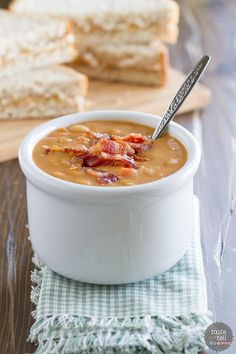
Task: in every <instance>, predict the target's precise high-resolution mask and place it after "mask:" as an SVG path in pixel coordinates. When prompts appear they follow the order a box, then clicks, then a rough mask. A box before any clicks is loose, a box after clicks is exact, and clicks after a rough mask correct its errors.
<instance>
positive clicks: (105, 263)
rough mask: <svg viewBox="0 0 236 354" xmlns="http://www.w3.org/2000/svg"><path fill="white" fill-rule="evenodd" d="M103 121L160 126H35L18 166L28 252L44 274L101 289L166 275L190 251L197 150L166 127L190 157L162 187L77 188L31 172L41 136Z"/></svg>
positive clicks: (145, 120) (113, 114)
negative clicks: (38, 261)
mask: <svg viewBox="0 0 236 354" xmlns="http://www.w3.org/2000/svg"><path fill="white" fill-rule="evenodd" d="M100 119H102V120H111V119H112V120H118V121H119V120H127V121H133V122H137V123H142V124H146V125H149V126H152V127H155V126H156V124H157V122H158V121H159V119H160V118H158V117H157V116H154V115H151V114H146V113H139V112H130V111H96V112H86V113H78V114H71V115H68V116H64V117H61V118H58V119H54V120H51V121H49V122H48V123H45V124H42V125H40V126H38V127H37V128H35V129H34V130H33V131H31V133H29V134H28V135H27V136H26V137H25V138H24V140H23V141H22V143H21V146H20V150H19V161H20V165H21V168H22V171H23V173H24V174H25V176H26V178H27V202H28V217H29V229H30V237H31V241H32V245H33V249H34V251H35V252H36V253H37V254H38V255H39V257H40V258H41V259H42V260H43V261H44V262H45V264H46V265H48V267H49V268H51V269H53V270H54V271H56V272H58V273H59V274H62V275H64V276H66V277H69V278H72V279H76V280H80V281H84V282H90V283H98V284H119V283H128V282H134V281H139V280H143V279H145V278H148V277H151V276H153V275H155V274H157V273H160V272H163V271H166V270H167V269H169V268H170V267H171V266H173V265H174V264H175V263H176V262H177V261H178V260H179V259H180V258H181V257H182V255H183V254H184V252H185V251H186V249H187V246H188V242H189V239H190V238H191V235H192V230H193V176H194V174H195V172H196V171H197V168H198V166H199V162H200V149H199V146H198V143H197V142H196V140H195V138H194V137H193V136H192V134H191V133H189V132H188V131H187V130H186V129H184V128H183V127H181V126H180V125H178V124H176V123H171V125H170V134H172V135H173V136H175V137H176V138H177V139H179V140H180V141H181V142H182V143H183V144H184V145H185V147H186V149H187V151H188V160H187V162H186V164H185V165H184V166H183V167H182V168H181V169H180V170H178V171H177V172H176V173H174V174H172V175H170V176H168V177H165V178H163V179H161V180H157V181H154V182H150V183H146V184H142V185H136V186H126V187H99V186H98V187H97V186H86V185H79V184H75V183H72V182H67V181H64V180H61V179H57V178H55V177H52V176H50V175H48V174H46V173H45V172H43V171H42V170H41V169H39V168H38V167H37V166H36V165H35V163H34V162H33V160H32V151H33V148H34V146H35V144H36V143H37V142H38V141H39V140H40V139H42V138H43V137H44V136H45V135H47V134H49V133H50V132H51V131H53V130H55V129H57V128H60V127H65V126H68V125H71V124H74V123H77V122H81V121H89V120H100Z"/></svg>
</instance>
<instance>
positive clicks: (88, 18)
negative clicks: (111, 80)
mask: <svg viewBox="0 0 236 354" xmlns="http://www.w3.org/2000/svg"><path fill="white" fill-rule="evenodd" d="M10 9H11V10H13V11H15V12H18V13H25V14H30V15H41V16H52V17H59V18H68V19H70V20H73V21H74V23H75V25H76V27H77V32H79V33H84V34H86V33H90V34H93V35H95V36H100V35H101V34H104V33H112V34H113V35H114V37H115V36H119V34H120V33H121V32H123V33H129V36H130V38H133V40H138V38H140V37H141V38H142V37H143V36H144V37H145V40H149V41H150V40H152V38H150V34H152V36H153V38H155V39H159V40H163V41H166V42H168V43H174V42H175V41H176V39H177V34H178V29H177V27H178V20H179V6H178V4H177V3H176V2H175V1H173V0H60V1H58V0H40V1H39V0H15V1H13V3H12V4H11V7H10ZM145 32H146V33H145ZM144 33H145V34H144Z"/></svg>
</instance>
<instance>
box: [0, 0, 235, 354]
mask: <svg viewBox="0 0 236 354" xmlns="http://www.w3.org/2000/svg"><path fill="white" fill-rule="evenodd" d="M180 3H181V8H182V10H181V24H180V39H179V43H178V45H177V46H175V47H173V48H171V61H172V65H173V66H175V67H177V68H178V69H179V70H181V71H183V72H188V71H189V70H190V69H191V67H192V65H193V64H194V62H196V60H197V59H198V58H199V57H201V55H203V54H204V53H207V54H210V55H211V56H212V62H211V64H210V66H209V69H208V72H207V75H205V77H204V79H203V82H205V84H206V85H207V86H209V87H210V89H211V90H212V93H213V100H212V103H211V105H209V106H208V107H207V108H206V109H205V110H204V111H203V112H202V113H195V114H187V115H184V116H180V117H178V118H177V119H176V120H177V121H178V122H179V123H181V124H182V125H184V126H185V127H186V128H188V129H189V130H191V131H192V132H193V133H194V134H195V135H196V137H197V139H198V140H199V142H200V144H201V146H202V150H203V156H202V162H201V166H200V169H199V171H198V173H197V176H196V178H195V193H196V194H197V195H198V196H199V198H200V203H201V233H202V246H203V255H204V264H205V270H206V277H207V285H208V301H209V308H210V310H211V311H212V312H213V320H214V321H223V322H225V323H226V324H228V325H229V326H230V327H231V328H232V330H233V331H234V337H236V237H235V234H236V212H235V203H236V194H235V193H236V116H235V115H236V113H235V112H236V84H235V82H236V46H235V43H236V30H235V19H236V3H235V0H181V1H180ZM26 225H27V215H26V198H25V181H24V177H23V175H22V173H21V171H20V169H19V165H18V162H17V160H12V161H8V162H6V163H3V164H0V319H1V320H0V352H1V354H25V353H32V352H33V351H34V346H33V345H32V344H30V343H27V341H26V339H27V336H28V333H29V328H30V323H31V317H30V313H31V310H32V305H31V303H30V300H29V294H30V270H31V263H30V262H31V255H32V252H31V247H30V243H29V241H28V239H27V237H28V229H27V227H26ZM210 353H214V352H212V351H209V354H210ZM224 353H225V354H235V353H236V340H235V339H234V343H233V345H232V346H231V347H230V348H229V349H228V350H226V351H224Z"/></svg>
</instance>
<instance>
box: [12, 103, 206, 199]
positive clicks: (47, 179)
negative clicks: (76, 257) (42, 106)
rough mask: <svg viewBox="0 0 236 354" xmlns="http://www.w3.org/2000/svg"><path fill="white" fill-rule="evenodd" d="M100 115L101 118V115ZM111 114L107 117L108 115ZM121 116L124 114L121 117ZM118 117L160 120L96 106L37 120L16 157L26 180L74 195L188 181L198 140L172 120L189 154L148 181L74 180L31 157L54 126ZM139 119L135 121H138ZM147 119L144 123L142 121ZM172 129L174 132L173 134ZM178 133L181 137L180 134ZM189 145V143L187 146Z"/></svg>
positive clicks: (137, 189)
mask: <svg viewBox="0 0 236 354" xmlns="http://www.w3.org/2000/svg"><path fill="white" fill-rule="evenodd" d="M101 117H102V118H101ZM109 117H110V119H109ZM122 117H123V118H122ZM113 119H114V120H117V121H119V120H120V121H133V122H137V123H139V124H146V125H148V126H150V124H148V122H149V123H150V122H151V121H152V124H153V125H154V123H155V124H156V123H157V122H158V120H160V119H161V118H160V116H158V115H154V114H150V113H145V112H136V111H127V110H96V111H87V112H79V113H73V114H69V115H64V116H62V117H59V118H55V119H52V120H50V121H48V122H46V123H43V124H40V125H39V126H37V127H36V128H34V129H33V130H31V131H30V132H29V133H28V134H27V135H26V136H25V137H24V138H23V140H22V142H21V144H20V147H19V152H18V158H19V163H20V166H21V169H22V171H23V173H24V175H25V176H26V178H27V179H28V180H30V182H31V183H33V184H34V185H36V186H37V187H41V188H43V187H46V189H47V191H49V192H53V191H54V193H56V194H57V191H61V192H63V193H65V194H68V195H69V194H71V195H74V194H75V193H80V194H81V193H82V194H83V193H85V194H90V195H91V194H93V195H95V194H96V195H105V194H106V195H118V194H120V195H121V194H122V195H123V194H134V193H136V192H137V193H139V192H148V191H149V192H150V191H153V190H159V191H160V190H162V189H165V190H166V191H167V190H168V189H172V190H173V189H177V188H179V187H180V186H181V185H183V184H185V183H187V181H188V180H190V179H191V178H192V177H193V175H194V174H195V173H196V171H197V169H198V166H199V163H200V158H201V151H200V147H199V144H198V142H197V140H196V139H195V137H194V136H193V135H192V134H191V133H190V132H189V131H188V130H187V129H185V128H184V127H182V126H181V125H179V124H177V123H175V122H171V123H170V125H169V129H170V134H171V135H173V136H176V135H177V139H178V140H180V141H181V143H182V144H183V145H184V146H185V148H186V149H187V152H188V158H187V161H186V163H185V164H184V165H183V166H182V167H181V168H180V169H179V170H177V171H176V172H174V173H173V174H171V175H169V176H166V177H163V178H162V179H159V180H155V181H152V182H147V183H143V184H137V185H132V186H113V187H109V186H91V185H83V184H79V183H74V182H70V181H66V180H62V179H59V178H57V177H54V176H51V175H49V174H48V173H46V172H44V171H43V170H42V169H40V168H39V167H38V166H37V165H36V164H35V162H34V161H33V158H32V151H33V148H34V146H35V145H36V143H37V142H38V141H39V140H40V139H42V138H43V137H44V136H46V135H48V134H49V133H50V132H52V131H53V130H56V129H58V128H60V127H67V126H70V125H72V124H76V123H79V122H82V121H86V120H113ZM137 120H138V121H137ZM145 122H146V123H145ZM173 132H175V133H177V134H173ZM180 136H181V137H180ZM186 145H188V146H186ZM170 187H172V188H170Z"/></svg>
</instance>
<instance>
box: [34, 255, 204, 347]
mask: <svg viewBox="0 0 236 354" xmlns="http://www.w3.org/2000/svg"><path fill="white" fill-rule="evenodd" d="M33 262H34V264H35V265H36V268H35V270H34V271H33V272H32V273H31V280H32V283H33V286H32V291H31V300H32V302H33V303H34V304H35V305H36V306H37V304H38V301H39V295H40V290H41V285H42V280H43V273H44V267H43V264H42V263H41V262H40V260H39V259H38V257H37V256H35V257H34V259H33ZM36 314H37V311H36V310H35V311H33V312H32V315H33V317H34V318H35V323H34V325H33V326H32V328H31V332H30V336H29V340H30V341H31V342H36V343H39V346H38V348H37V350H36V352H35V354H53V353H55V354H56V353H64V354H71V353H80V354H89V353H94V354H104V353H106V354H118V353H120V354H127V353H129V354H134V353H137V352H139V353H143V354H146V353H152V354H154V353H155V354H163V353H165V354H169V353H171V354H174V353H185V354H196V353H197V352H199V351H201V350H204V349H206V345H205V340H204V331H205V329H206V327H207V326H208V325H209V324H210V320H209V313H206V314H196V313H190V314H188V315H181V316H175V317H169V316H164V315H159V316H155V317H154V316H144V317H134V318H128V319H121V318H97V317H84V316H82V315H81V316H75V315H68V314H60V315H55V316H50V317H43V318H37V316H36ZM61 330H62V331H61ZM61 333H63V335H62V334H61Z"/></svg>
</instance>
